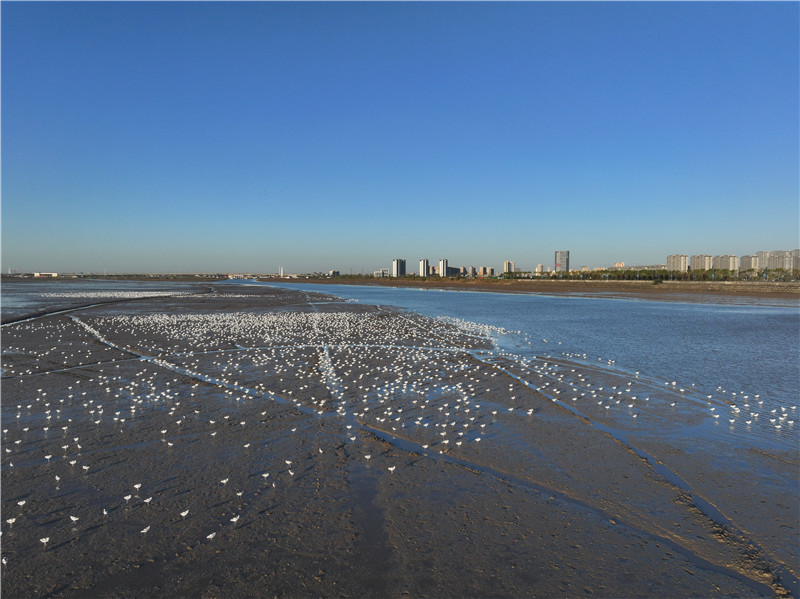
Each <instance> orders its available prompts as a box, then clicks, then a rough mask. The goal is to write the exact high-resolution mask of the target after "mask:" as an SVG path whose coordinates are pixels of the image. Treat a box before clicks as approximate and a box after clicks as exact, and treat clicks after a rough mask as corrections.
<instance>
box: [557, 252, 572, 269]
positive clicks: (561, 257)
mask: <svg viewBox="0 0 800 599" xmlns="http://www.w3.org/2000/svg"><path fill="white" fill-rule="evenodd" d="M555 271H556V272H569V251H567V250H559V251H557V252H556V259H555Z"/></svg>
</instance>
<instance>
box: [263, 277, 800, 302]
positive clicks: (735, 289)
mask: <svg viewBox="0 0 800 599" xmlns="http://www.w3.org/2000/svg"><path fill="white" fill-rule="evenodd" d="M264 280H265V281H275V279H264ZM281 281H283V282H297V281H298V279H281ZM301 281H303V282H308V283H312V282H313V283H322V284H337V285H378V286H388V287H416V288H423V289H425V288H429V289H452V290H459V291H493V292H500V293H546V294H581V295H590V296H592V295H596V296H603V295H616V296H620V297H626V296H627V297H639V298H647V299H662V300H683V301H687V299H691V296H699V297H703V296H728V297H731V296H733V297H741V298H748V297H752V298H776V299H787V300H798V299H800V282H798V281H790V282H756V281H748V282H744V281H730V282H709V281H669V280H664V281H661V282H659V283H658V284H654V283H653V281H615V280H608V281H594V280H568V279H453V278H437V277H426V278H424V279H423V278H420V277H400V278H393V277H389V278H370V277H334V278H318V279H301Z"/></svg>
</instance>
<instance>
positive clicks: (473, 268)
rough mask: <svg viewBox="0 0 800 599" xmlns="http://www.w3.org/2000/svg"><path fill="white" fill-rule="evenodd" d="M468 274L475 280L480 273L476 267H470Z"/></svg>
mask: <svg viewBox="0 0 800 599" xmlns="http://www.w3.org/2000/svg"><path fill="white" fill-rule="evenodd" d="M467 274H468V275H469V276H471V277H472V278H473V279H474V278H475V276H476V275H477V274H478V273H477V271H476V270H475V267H474V266H470V267H469V268H468V269H467Z"/></svg>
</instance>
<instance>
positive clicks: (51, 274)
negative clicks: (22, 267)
mask: <svg viewBox="0 0 800 599" xmlns="http://www.w3.org/2000/svg"><path fill="white" fill-rule="evenodd" d="M33 276H34V277H57V276H58V273H57V272H35V273H33Z"/></svg>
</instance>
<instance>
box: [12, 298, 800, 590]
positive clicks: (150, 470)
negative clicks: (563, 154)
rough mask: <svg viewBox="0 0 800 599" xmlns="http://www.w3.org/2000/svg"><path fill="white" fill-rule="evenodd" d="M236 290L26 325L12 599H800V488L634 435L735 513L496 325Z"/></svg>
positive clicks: (663, 439) (15, 343) (17, 326)
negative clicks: (524, 353)
mask: <svg viewBox="0 0 800 599" xmlns="http://www.w3.org/2000/svg"><path fill="white" fill-rule="evenodd" d="M224 289H225V288H224V286H222V287H219V288H217V291H215V292H214V293H211V294H209V293H206V294H198V295H196V296H190V297H180V298H169V297H161V298H154V299H151V300H146V301H142V300H139V301H136V302H117V303H114V304H113V305H112V304H109V305H100V306H96V307H93V308H88V309H78V310H75V311H71V312H67V313H63V314H58V315H53V316H43V317H39V318H36V319H33V320H29V321H24V322H18V323H14V324H8V325H6V326H4V327H3V331H2V333H3V369H4V376H3V379H2V423H3V435H2V447H3V460H2V519H3V522H2V531H3V534H2V556H3V565H2V594H3V597H4V599H5V598H13V597H26V598H27V597H80V598H83V597H164V596H171V597H271V596H276V597H282V596H283V597H310V596H315V597H318V596H325V597H334V596H335V597H395V596H403V595H405V596H415V597H417V596H418V597H582V596H595V597H690V596H693V597H757V596H768V597H769V596H787V595H789V594H791V593H795V592H796V591H795V589H794V588H793V586H792V585H794V584H796V570H795V569H794V566H795V565H796V564H797V554H796V550H795V542H794V539H796V534H797V531H796V515H797V510H796V508H797V500H796V497H791V496H785V494H781V493H782V492H781V491H779V490H775V491H774V495H770V493H771V490H770V487H769V485H768V484H767V482H765V484H764V485H761V486H759V489H758V490H755V489H752V488H750V487H749V486H748V485H747V484H740V483H739V482H738V481H735V480H734V481H731V480H728V479H726V478H725V477H724V466H723V465H716V464H713V463H703V459H702V458H701V457H700V456H698V455H696V454H690V453H687V452H684V451H682V449H681V448H680V447H678V448H675V447H672V446H671V445H670V443H669V440H668V436H667V435H666V434H664V435H663V436H658V435H643V436H642V439H637V440H636V446H637V447H646V449H647V451H648V452H650V453H651V454H653V455H670V456H672V457H674V459H675V460H677V461H676V462H675V463H677V464H680V467H681V470H680V472H681V475H682V476H683V477H684V479H686V480H690V481H691V482H692V485H693V488H698V489H700V490H701V491H702V493H701V495H702V497H703V498H704V501H705V500H706V499H708V500H709V501H710V499H709V498H711V499H713V503H714V505H716V506H717V508H719V509H720V511H723V512H725V514H727V516H728V517H730V521H728V522H727V523H720V522H719V521H717V520H719V518H718V517H717V518H716V520H715V517H713V516H714V514H712V515H711V516H710V515H709V511H712V510H711V508H710V507H708V506H705V505H702V504H700V501H699V499H698V497H695V496H693V495H692V493H690V492H687V491H686V489H682V488H681V487H680V484H676V483H675V481H671V480H669V479H668V477H665V476H663V475H662V474H661V473H659V471H658V470H657V469H656V468H654V466H653V464H651V463H649V462H648V461H647V460H646V459H644V458H643V457H642V456H641V455H638V454H637V453H636V452H635V451H633V450H632V449H631V447H630V446H628V445H626V444H625V443H621V442H620V441H619V440H617V439H615V438H614V437H613V436H612V435H609V434H607V433H606V432H604V431H603V430H600V428H598V426H595V425H593V424H592V423H591V422H588V421H587V419H586V418H582V417H579V416H577V415H575V414H574V413H572V412H570V411H569V410H567V409H565V408H564V407H562V406H561V405H559V404H558V403H557V402H554V401H553V400H552V399H551V398H549V397H546V396H545V395H543V394H540V393H538V392H537V391H535V390H534V389H533V388H531V386H530V385H528V384H524V383H526V382H528V380H527V379H530V378H531V377H533V376H535V375H534V373H533V371H532V370H530V369H529V368H528V366H527V365H525V364H519V363H516V362H513V361H509V360H508V359H506V358H504V357H503V356H498V355H497V354H495V353H493V352H491V351H490V350H491V343H490V341H489V339H488V337H487V336H486V335H485V334H484V333H483V332H482V331H481V330H480V329H475V330H469V329H467V328H464V327H461V328H457V327H455V326H453V325H451V324H448V323H445V322H443V321H435V320H432V319H428V318H425V317H422V316H419V315H415V314H409V313H404V312H398V311H394V310H391V309H388V308H380V307H370V306H362V305H357V304H352V303H345V302H341V301H338V300H337V299H336V298H333V297H330V296H325V295H319V294H309V293H304V292H295V291H286V290H280V289H275V288H247V291H246V292H241V291H240V290H239V291H229V292H226V291H225V290H224ZM555 366H558V367H565V365H564V364H561V365H555ZM555 366H554V365H553V364H551V365H550V366H549V367H555ZM566 366H568V365H566ZM586 376H594V377H596V378H597V379H600V377H602V376H605V375H604V374H603V373H600V372H598V373H588V374H587V375H586ZM554 380H555V382H554V383H553V386H552V387H551V388H552V389H555V388H556V387H557V386H558V382H557V379H554ZM605 412H608V411H605ZM601 417H602V418H611V417H610V416H608V414H607V413H600V414H598V418H601ZM598 422H599V420H598ZM609 422H610V421H609ZM609 426H610V424H609ZM751 458H752V459H753V460H757V461H758V462H757V463H758V465H759V467H760V468H761V470H762V473H761V474H760V475H759V476H761V477H762V478H764V479H765V481H767V480H768V479H769V478H770V477H787V476H788V477H792V476H796V466H795V465H794V464H793V463H792V461H791V460H792V456H777V458H780V459H773V458H774V456H773V457H764V456H751ZM717 469H719V471H718V470H717ZM717 475H719V476H717ZM715 480H717V481H722V482H719V483H715V482H714V481H715ZM701 481H702V482H701ZM758 491H760V493H761V495H759V493H758ZM762 501H766V502H767V503H766V505H767V506H769V507H768V508H766V509H764V504H763V503H760V502H762ZM758 506H761V507H762V510H763V511H762V513H760V514H759V515H758V516H755V515H753V514H752V513H751V512H753V511H756V510H757V509H758ZM780 506H782V507H780ZM767 511H768V512H769V514H765V513H764V512H767ZM43 539H47V542H46V543H45V542H43V541H42V540H43Z"/></svg>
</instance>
